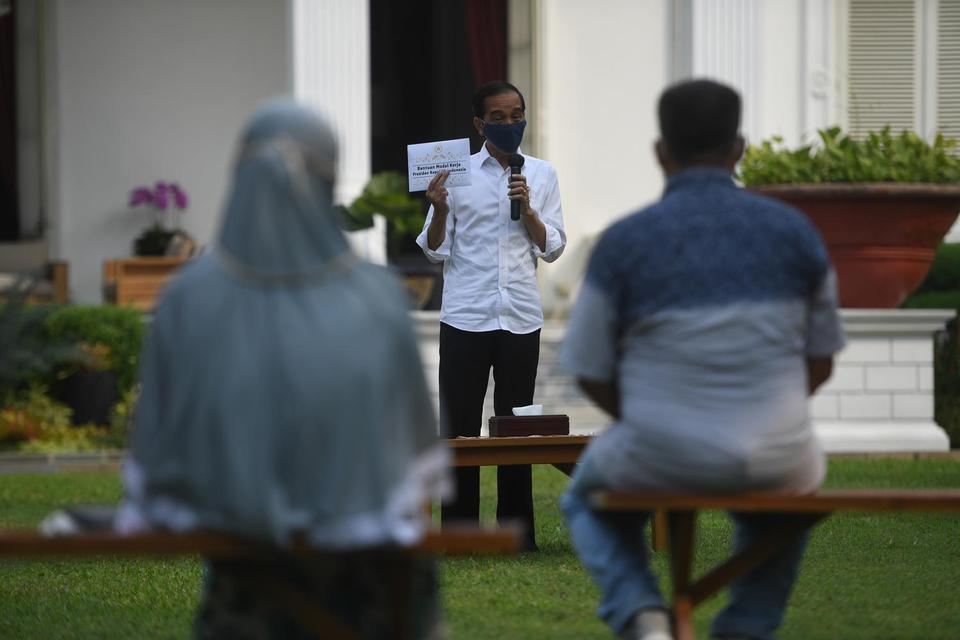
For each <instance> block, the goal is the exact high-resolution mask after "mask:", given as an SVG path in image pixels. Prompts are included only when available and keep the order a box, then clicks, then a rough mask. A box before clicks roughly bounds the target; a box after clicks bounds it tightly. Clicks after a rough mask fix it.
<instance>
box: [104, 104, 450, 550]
mask: <svg viewBox="0 0 960 640" xmlns="http://www.w3.org/2000/svg"><path fill="white" fill-rule="evenodd" d="M336 154H337V150H336V143H335V140H334V135H333V132H332V131H331V129H330V127H329V126H328V125H327V124H326V123H325V122H324V121H322V120H321V119H320V118H319V117H318V116H317V115H316V114H314V113H313V112H311V111H309V110H307V109H305V108H303V107H301V106H298V105H296V104H295V103H292V102H289V101H281V102H272V103H268V104H267V105H265V106H263V107H262V108H261V109H259V110H258V111H257V113H256V114H255V115H254V117H253V119H252V121H251V122H250V124H249V126H248V127H247V129H246V131H245V132H244V134H243V137H242V140H241V143H240V148H239V151H238V155H237V163H236V169H235V173H234V180H233V187H232V192H231V195H230V197H229V202H228V205H227V209H226V214H225V216H224V220H223V226H222V230H221V233H220V238H219V243H218V245H217V246H216V248H215V250H214V251H213V252H211V253H208V254H207V255H205V256H203V257H201V258H199V259H197V260H195V261H193V262H192V263H191V264H190V265H189V266H187V267H186V268H184V269H183V270H182V272H181V274H180V276H179V277H178V278H176V279H175V280H174V281H173V282H172V283H171V284H170V285H169V287H168V289H167V291H166V292H165V294H164V296H163V298H162V300H161V302H160V304H159V306H158V307H157V310H156V315H155V318H154V321H153V326H152V329H151V332H150V335H149V337H148V339H147V341H146V344H145V347H144V352H143V357H142V362H141V385H142V386H141V393H140V399H139V402H138V405H137V409H136V413H135V418H134V427H133V434H132V446H131V456H130V459H129V460H128V462H127V464H126V465H125V469H124V477H125V484H126V489H127V494H128V500H127V502H126V504H125V506H124V508H123V509H121V513H120V515H119V517H118V520H117V526H118V528H119V529H121V530H127V531H130V530H136V529H138V528H143V527H147V526H157V525H160V526H164V527H168V528H173V529H181V530H182V529H189V528H194V527H202V528H212V529H219V530H227V531H232V532H236V533H240V534H244V535H249V536H254V537H259V538H268V539H271V540H273V541H275V542H277V543H279V544H283V543H285V542H287V541H288V540H289V537H290V534H292V533H294V532H302V533H304V534H306V535H307V536H308V538H309V539H311V540H312V541H313V543H314V544H316V545H318V546H334V547H356V546H366V545H374V544H383V543H389V542H398V543H402V544H408V543H412V542H414V541H415V540H416V539H417V538H419V536H420V535H421V534H422V533H423V531H424V527H425V525H426V523H425V521H424V512H423V508H422V506H423V503H424V501H425V500H427V499H429V498H430V497H431V496H438V495H440V494H442V493H444V492H445V490H446V487H447V482H446V480H447V465H448V464H449V460H448V458H447V452H446V449H445V448H443V447H442V446H440V444H439V441H438V437H437V423H436V417H435V415H434V412H433V407H432V405H431V403H430V401H429V398H428V395H427V387H426V384H425V382H424V375H423V368H422V365H421V361H420V355H419V352H418V348H417V343H416V340H415V337H414V334H413V330H412V327H411V323H410V321H409V318H408V312H407V302H406V297H405V294H404V292H403V291H402V289H401V287H400V286H399V284H398V283H397V282H396V281H395V280H394V278H393V277H392V276H391V275H390V274H389V273H388V272H386V271H384V270H382V269H381V268H378V267H374V266H372V265H369V264H366V263H362V262H361V261H360V260H358V259H357V258H356V257H355V256H354V254H353V253H351V251H350V249H349V248H348V245H347V242H346V240H345V238H344V236H343V233H342V232H341V231H340V229H339V228H338V226H337V221H336V219H335V216H334V212H333V208H332V204H331V203H332V194H333V186H334V168H335V159H336Z"/></svg>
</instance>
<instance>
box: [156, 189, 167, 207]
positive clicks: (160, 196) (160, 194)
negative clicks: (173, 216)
mask: <svg viewBox="0 0 960 640" xmlns="http://www.w3.org/2000/svg"><path fill="white" fill-rule="evenodd" d="M168 205H169V198H168V196H167V190H166V188H164V189H157V190H156V191H155V192H154V194H153V206H155V207H156V208H157V209H159V210H160V211H166V210H167V206H168Z"/></svg>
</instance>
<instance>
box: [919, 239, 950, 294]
mask: <svg viewBox="0 0 960 640" xmlns="http://www.w3.org/2000/svg"><path fill="white" fill-rule="evenodd" d="M930 291H948V292H954V293H960V244H956V243H947V242H944V243H942V244H941V245H940V246H939V247H937V254H936V256H935V257H934V259H933V264H932V265H930V272H929V273H927V277H926V278H925V279H924V281H923V284H921V285H920V287H919V288H918V289H917V293H926V292H930ZM946 308H951V309H956V308H960V305H952V304H951V305H947V307H946Z"/></svg>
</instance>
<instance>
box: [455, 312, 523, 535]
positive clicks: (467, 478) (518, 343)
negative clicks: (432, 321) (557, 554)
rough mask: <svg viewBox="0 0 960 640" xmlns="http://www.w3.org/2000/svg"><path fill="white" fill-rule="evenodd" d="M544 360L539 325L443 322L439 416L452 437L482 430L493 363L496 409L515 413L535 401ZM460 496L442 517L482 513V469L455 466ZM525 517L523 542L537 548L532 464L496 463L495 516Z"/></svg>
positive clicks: (504, 413)
mask: <svg viewBox="0 0 960 640" xmlns="http://www.w3.org/2000/svg"><path fill="white" fill-rule="evenodd" d="M539 360H540V330H539V329H537V330H536V331H534V332H533V333H526V334H514V333H510V332H509V331H502V330H498V331H462V330H460V329H456V328H454V327H451V326H450V325H448V324H444V323H440V420H441V424H442V425H443V426H444V428H445V433H446V436H447V437H448V438H455V437H457V436H471V437H476V436H479V435H480V426H481V424H482V422H483V399H484V396H485V395H486V392H487V381H488V380H489V377H490V368H491V367H493V381H494V382H493V383H494V388H493V409H494V413H495V414H496V415H498V416H509V415H512V409H513V407H522V406H525V405H528V404H533V390H534V386H535V385H536V380H537V364H538V362H539ZM455 478H456V483H457V496H456V499H455V500H453V501H451V502H445V503H444V504H443V505H442V507H441V516H440V517H441V521H442V522H452V521H457V520H460V521H469V522H472V523H476V522H478V521H479V517H480V470H479V469H478V468H477V467H457V468H456V471H455ZM506 520H521V521H522V522H523V524H524V525H525V526H526V529H527V536H526V540H525V547H526V548H528V549H535V548H536V543H535V540H534V528H533V493H532V483H531V477H530V465H528V464H526V465H509V466H500V467H497V521H498V522H500V521H506Z"/></svg>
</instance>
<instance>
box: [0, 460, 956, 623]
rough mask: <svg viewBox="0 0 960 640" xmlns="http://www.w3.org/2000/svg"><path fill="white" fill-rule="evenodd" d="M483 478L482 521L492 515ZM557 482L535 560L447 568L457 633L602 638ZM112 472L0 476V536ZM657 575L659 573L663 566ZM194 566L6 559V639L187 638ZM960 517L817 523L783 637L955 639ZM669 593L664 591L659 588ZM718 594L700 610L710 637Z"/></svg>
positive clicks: (887, 473)
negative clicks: (5, 529)
mask: <svg viewBox="0 0 960 640" xmlns="http://www.w3.org/2000/svg"><path fill="white" fill-rule="evenodd" d="M493 477H494V476H493V473H492V470H491V469H484V472H483V483H484V484H483V487H484V494H485V501H484V505H483V508H484V512H485V514H486V517H487V519H490V518H492V516H491V515H490V514H492V511H493V505H492V504H491V502H490V500H489V498H487V497H488V496H490V495H492V494H493V483H492V481H493ZM565 480H566V479H565V477H564V476H562V475H561V474H560V473H558V472H556V471H554V470H553V469H551V468H547V467H535V480H534V485H535V488H536V491H537V493H536V496H535V499H536V503H537V515H538V531H537V537H538V541H539V543H540V547H541V552H540V553H538V554H531V555H524V556H519V557H514V558H496V559H489V558H487V559H472V558H463V559H450V560H446V561H444V562H443V587H444V600H445V604H446V612H447V617H448V621H449V625H450V627H451V631H452V634H451V635H452V637H453V638H455V639H469V640H474V639H477V640H482V639H484V638H489V639H496V640H508V639H513V638H518V639H526V638H552V639H570V640H573V639H577V640H585V639H590V638H609V637H611V636H610V634H608V633H607V631H606V629H605V627H604V626H603V625H602V624H601V623H599V622H598V621H597V620H596V618H595V615H594V609H595V607H596V601H597V593H596V590H595V589H594V587H593V585H592V584H591V583H590V581H589V579H588V578H587V576H586V575H585V573H584V572H583V570H582V569H581V567H580V565H579V564H578V562H577V559H576V557H575V556H574V555H573V553H572V551H571V547H570V543H569V541H568V539H567V535H566V531H565V530H564V528H563V524H562V522H561V520H560V517H559V513H558V510H557V507H556V498H557V496H558V495H559V493H560V491H561V490H562V488H563V486H564V484H565ZM828 484H829V485H830V486H831V487H917V488H919V487H960V462H958V461H951V460H942V459H938V460H917V461H914V460H899V459H840V460H832V461H831V463H830V475H829V480H828ZM119 495H120V488H119V481H118V478H117V476H116V475H114V474H108V473H83V474H79V473H78V474H60V475H49V476H0V526H4V527H10V526H31V525H34V524H36V523H37V522H38V521H39V520H40V519H41V518H42V517H43V516H44V515H45V514H47V513H49V512H50V511H51V510H53V509H54V508H56V507H58V506H61V505H64V504H68V503H84V502H113V501H116V500H117V499H118V497H119ZM729 533H730V526H729V524H728V521H727V520H726V518H724V517H723V516H722V515H721V514H707V515H705V516H702V517H701V520H700V528H699V535H700V545H699V546H698V552H699V554H700V555H699V557H698V567H699V568H700V569H701V570H703V569H704V568H706V566H707V565H708V563H713V562H716V561H717V560H719V559H720V558H722V556H723V555H724V554H725V553H726V549H727V540H728V538H729ZM655 563H656V566H657V567H658V569H660V572H661V575H663V574H664V569H665V562H664V559H663V557H660V556H658V557H657V558H656V560H655ZM200 574H201V572H200V564H199V562H197V561H195V560H189V559H185V560H179V561H148V560H144V561H129V560H123V561H114V560H110V561H83V562H19V561H18V562H10V561H6V562H0V638H43V639H47V638H184V637H188V636H189V633H190V624H191V617H192V610H193V607H194V606H195V605H196V602H197V597H198V592H199V587H200ZM958 578H960V517H957V516H934V515H929V516H928V515H915V514H913V515H883V516H873V515H864V516H837V517H834V518H831V519H830V520H828V521H827V522H825V523H824V524H822V525H820V526H819V527H818V528H817V530H816V532H815V534H814V536H813V539H812V541H811V544H810V548H809V551H808V554H807V558H806V562H805V564H804V568H803V573H802V575H801V578H800V581H799V583H798V585H797V590H796V592H795V595H794V597H793V599H792V601H791V608H790V611H789V613H788V618H787V622H786V624H785V626H784V629H783V631H782V633H781V638H783V639H784V640H788V639H797V640H799V639H804V640H807V639H812V638H843V639H857V638H864V639H866V638H871V639H875V638H881V639H883V640H893V639H897V638H903V639H911V640H912V639H916V638H924V639H934V638H942V639H945V640H946V639H949V640H954V639H956V638H957V637H960V631H958V630H960V606H957V604H956V593H957V590H956V581H957V579H958ZM663 586H664V588H665V589H667V588H668V585H667V584H666V582H664V585H663ZM722 599H723V596H722V595H721V596H719V597H717V598H714V599H713V600H712V601H710V602H708V603H706V604H705V605H704V606H703V607H702V608H701V609H699V610H698V612H699V613H698V615H697V618H696V622H697V628H698V632H699V634H701V635H703V636H704V637H705V634H706V629H707V625H708V624H709V619H710V616H711V614H713V613H715V612H716V611H717V609H718V608H719V607H720V606H721V604H722Z"/></svg>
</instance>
